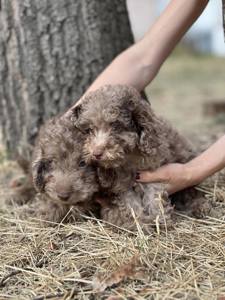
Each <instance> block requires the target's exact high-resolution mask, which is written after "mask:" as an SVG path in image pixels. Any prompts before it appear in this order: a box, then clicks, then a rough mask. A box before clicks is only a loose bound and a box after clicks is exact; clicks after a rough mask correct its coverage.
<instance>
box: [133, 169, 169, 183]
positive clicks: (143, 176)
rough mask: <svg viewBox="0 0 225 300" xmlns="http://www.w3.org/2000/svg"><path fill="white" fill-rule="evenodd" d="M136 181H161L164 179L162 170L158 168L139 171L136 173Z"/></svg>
mask: <svg viewBox="0 0 225 300" xmlns="http://www.w3.org/2000/svg"><path fill="white" fill-rule="evenodd" d="M136 181H138V182H161V181H164V178H163V171H162V170H161V169H158V170H156V171H154V172H150V171H141V172H137V174H136Z"/></svg>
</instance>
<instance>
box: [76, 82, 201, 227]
mask: <svg viewBox="0 0 225 300" xmlns="http://www.w3.org/2000/svg"><path fill="white" fill-rule="evenodd" d="M72 121H73V123H74V124H75V126H76V127H77V128H78V129H79V130H80V131H81V132H82V133H83V134H84V135H86V139H85V142H84V149H83V154H84V157H85V160H86V162H87V163H88V164H97V165H98V166H100V167H101V168H100V171H101V172H100V174H101V173H102V172H103V171H102V169H103V170H105V171H104V172H105V174H107V172H108V171H107V170H110V171H109V174H110V172H111V173H113V172H112V170H114V176H110V175H109V176H108V178H110V181H113V182H114V183H113V184H112V185H113V186H114V187H116V188H114V190H113V192H114V194H118V193H117V192H118V191H121V190H122V188H123V187H124V181H123V180H121V178H126V179H127V182H126V186H129V185H130V186H132V185H133V183H134V177H133V176H132V174H135V172H136V171H137V170H143V169H149V170H155V169H156V168H158V167H160V166H162V165H163V164H167V163H174V162H179V163H184V162H186V161H188V160H190V159H191V158H193V157H194V156H195V151H194V150H193V148H192V146H191V145H190V144H189V143H188V141H187V140H186V139H185V138H184V137H183V136H181V135H180V134H179V133H178V132H177V131H176V130H175V129H174V128H172V127H171V126H170V125H169V124H168V123H167V122H166V121H165V120H163V119H161V118H159V117H158V116H156V115H155V113H154V112H153V110H152V108H151V106H150V104H149V103H148V102H146V101H145V100H143V99H142V98H141V96H140V94H139V93H138V92H137V91H136V90H135V89H134V88H132V87H128V86H122V85H116V86H104V87H102V88H100V89H98V90H96V91H94V92H90V93H89V94H87V95H86V96H85V97H84V99H83V101H82V103H81V104H80V105H78V106H77V107H75V108H74V110H73V117H72ZM121 170H125V173H124V171H123V172H121ZM99 178H100V179H99V182H100V184H101V185H102V182H103V183H104V184H105V180H101V176H99ZM103 178H104V176H103ZM104 184H103V185H104ZM137 194H138V193H137ZM137 194H136V196H137ZM153 194H154V193H153ZM162 194H164V191H163V188H162ZM139 198H140V197H138V196H137V199H136V201H138V202H140V199H139ZM119 199H120V200H118V201H114V204H115V205H114V207H115V206H116V205H117V209H120V206H121V202H120V201H122V202H123V205H124V203H127V201H123V200H122V198H121V196H120V197H119ZM133 199H134V200H133V201H135V197H133ZM148 201H150V200H148ZM151 201H153V200H151ZM204 202H205V201H204V200H203V198H202V194H201V193H199V192H197V191H196V190H193V189H188V191H186V192H184V193H178V194H177V195H175V196H174V197H173V203H175V206H176V208H177V209H181V210H184V211H185V212H186V213H189V214H192V215H196V216H201V215H202V213H205V209H206V206H205V205H204ZM116 203H117V204H116ZM146 205H148V204H147V202H145V204H144V206H146ZM167 205H169V207H167ZM170 208H171V204H170V203H169V204H168V202H167V204H166V205H165V211H166V212H168V214H169V215H168V218H170V214H171V209H170ZM143 210H145V207H143ZM158 212H159V213H160V211H159V209H158ZM111 214H112V213H111ZM127 214H129V213H127ZM117 216H118V212H116V213H115V218H114V219H117V221H114V223H116V224H117V223H118V222H120V223H121V222H122V221H121V219H120V218H117ZM154 217H155V215H154ZM103 219H106V220H107V219H108V217H107V215H104V214H103Z"/></svg>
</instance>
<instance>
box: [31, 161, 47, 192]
mask: <svg viewBox="0 0 225 300" xmlns="http://www.w3.org/2000/svg"><path fill="white" fill-rule="evenodd" d="M45 173H46V163H45V161H43V160H40V161H37V162H35V163H33V164H32V177H33V183H34V186H35V188H36V189H37V190H38V191H39V192H42V191H43V190H44V185H45V182H44V174H45Z"/></svg>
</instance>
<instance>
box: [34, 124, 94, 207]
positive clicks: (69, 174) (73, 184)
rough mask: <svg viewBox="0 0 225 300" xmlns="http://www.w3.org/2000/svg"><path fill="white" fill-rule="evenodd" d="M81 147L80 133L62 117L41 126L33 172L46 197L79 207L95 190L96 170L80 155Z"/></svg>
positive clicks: (35, 183)
mask: <svg viewBox="0 0 225 300" xmlns="http://www.w3.org/2000/svg"><path fill="white" fill-rule="evenodd" d="M82 146H83V143H82V135H81V134H80V133H79V131H77V130H76V129H74V126H73V128H72V127H71V124H69V122H66V121H65V120H61V119H52V120H50V121H49V122H48V123H47V124H46V125H45V126H43V127H42V128H41V130H40V134H39V138H38V141H37V143H36V146H35V150H34V155H33V162H32V175H33V182H34V186H35V188H36V189H37V191H38V192H39V193H41V194H42V195H44V197H45V198H47V199H50V200H51V201H55V202H57V203H59V204H60V203H61V204H64V205H78V206H79V205H80V204H82V203H84V202H85V201H89V200H90V199H91V198H92V196H93V194H94V193H95V192H96V191H97V190H98V186H97V182H96V174H95V170H94V169H93V167H92V166H88V165H87V164H86V162H85V160H84V159H83V158H82Z"/></svg>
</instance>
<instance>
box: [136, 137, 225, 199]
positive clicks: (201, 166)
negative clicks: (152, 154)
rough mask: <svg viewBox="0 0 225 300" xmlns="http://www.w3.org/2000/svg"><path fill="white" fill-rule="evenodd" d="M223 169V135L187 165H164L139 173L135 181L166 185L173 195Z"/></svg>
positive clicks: (224, 139) (224, 141) (224, 149)
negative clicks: (153, 170)
mask: <svg viewBox="0 0 225 300" xmlns="http://www.w3.org/2000/svg"><path fill="white" fill-rule="evenodd" d="M223 168H225V135H224V136H222V137H221V138H220V139H219V140H218V141H217V142H216V143H214V144H213V145H212V146H211V147H209V148H208V149H207V150H206V151H204V152H203V153H202V154H200V155H199V156H197V157H196V158H194V159H193V160H191V161H189V162H188V163H186V164H169V165H165V166H162V167H160V168H159V169H157V170H156V171H155V172H149V171H143V172H140V173H139V174H138V175H137V181H139V182H146V183H147V182H163V183H166V184H167V191H168V193H169V194H173V193H175V192H178V191H180V190H182V189H185V188H187V187H190V186H194V185H196V184H198V183H200V182H202V181H203V180H204V179H206V178H207V177H209V176H211V175H213V174H214V173H216V172H217V171H219V170H221V169H223ZM138 177H139V179H138Z"/></svg>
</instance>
